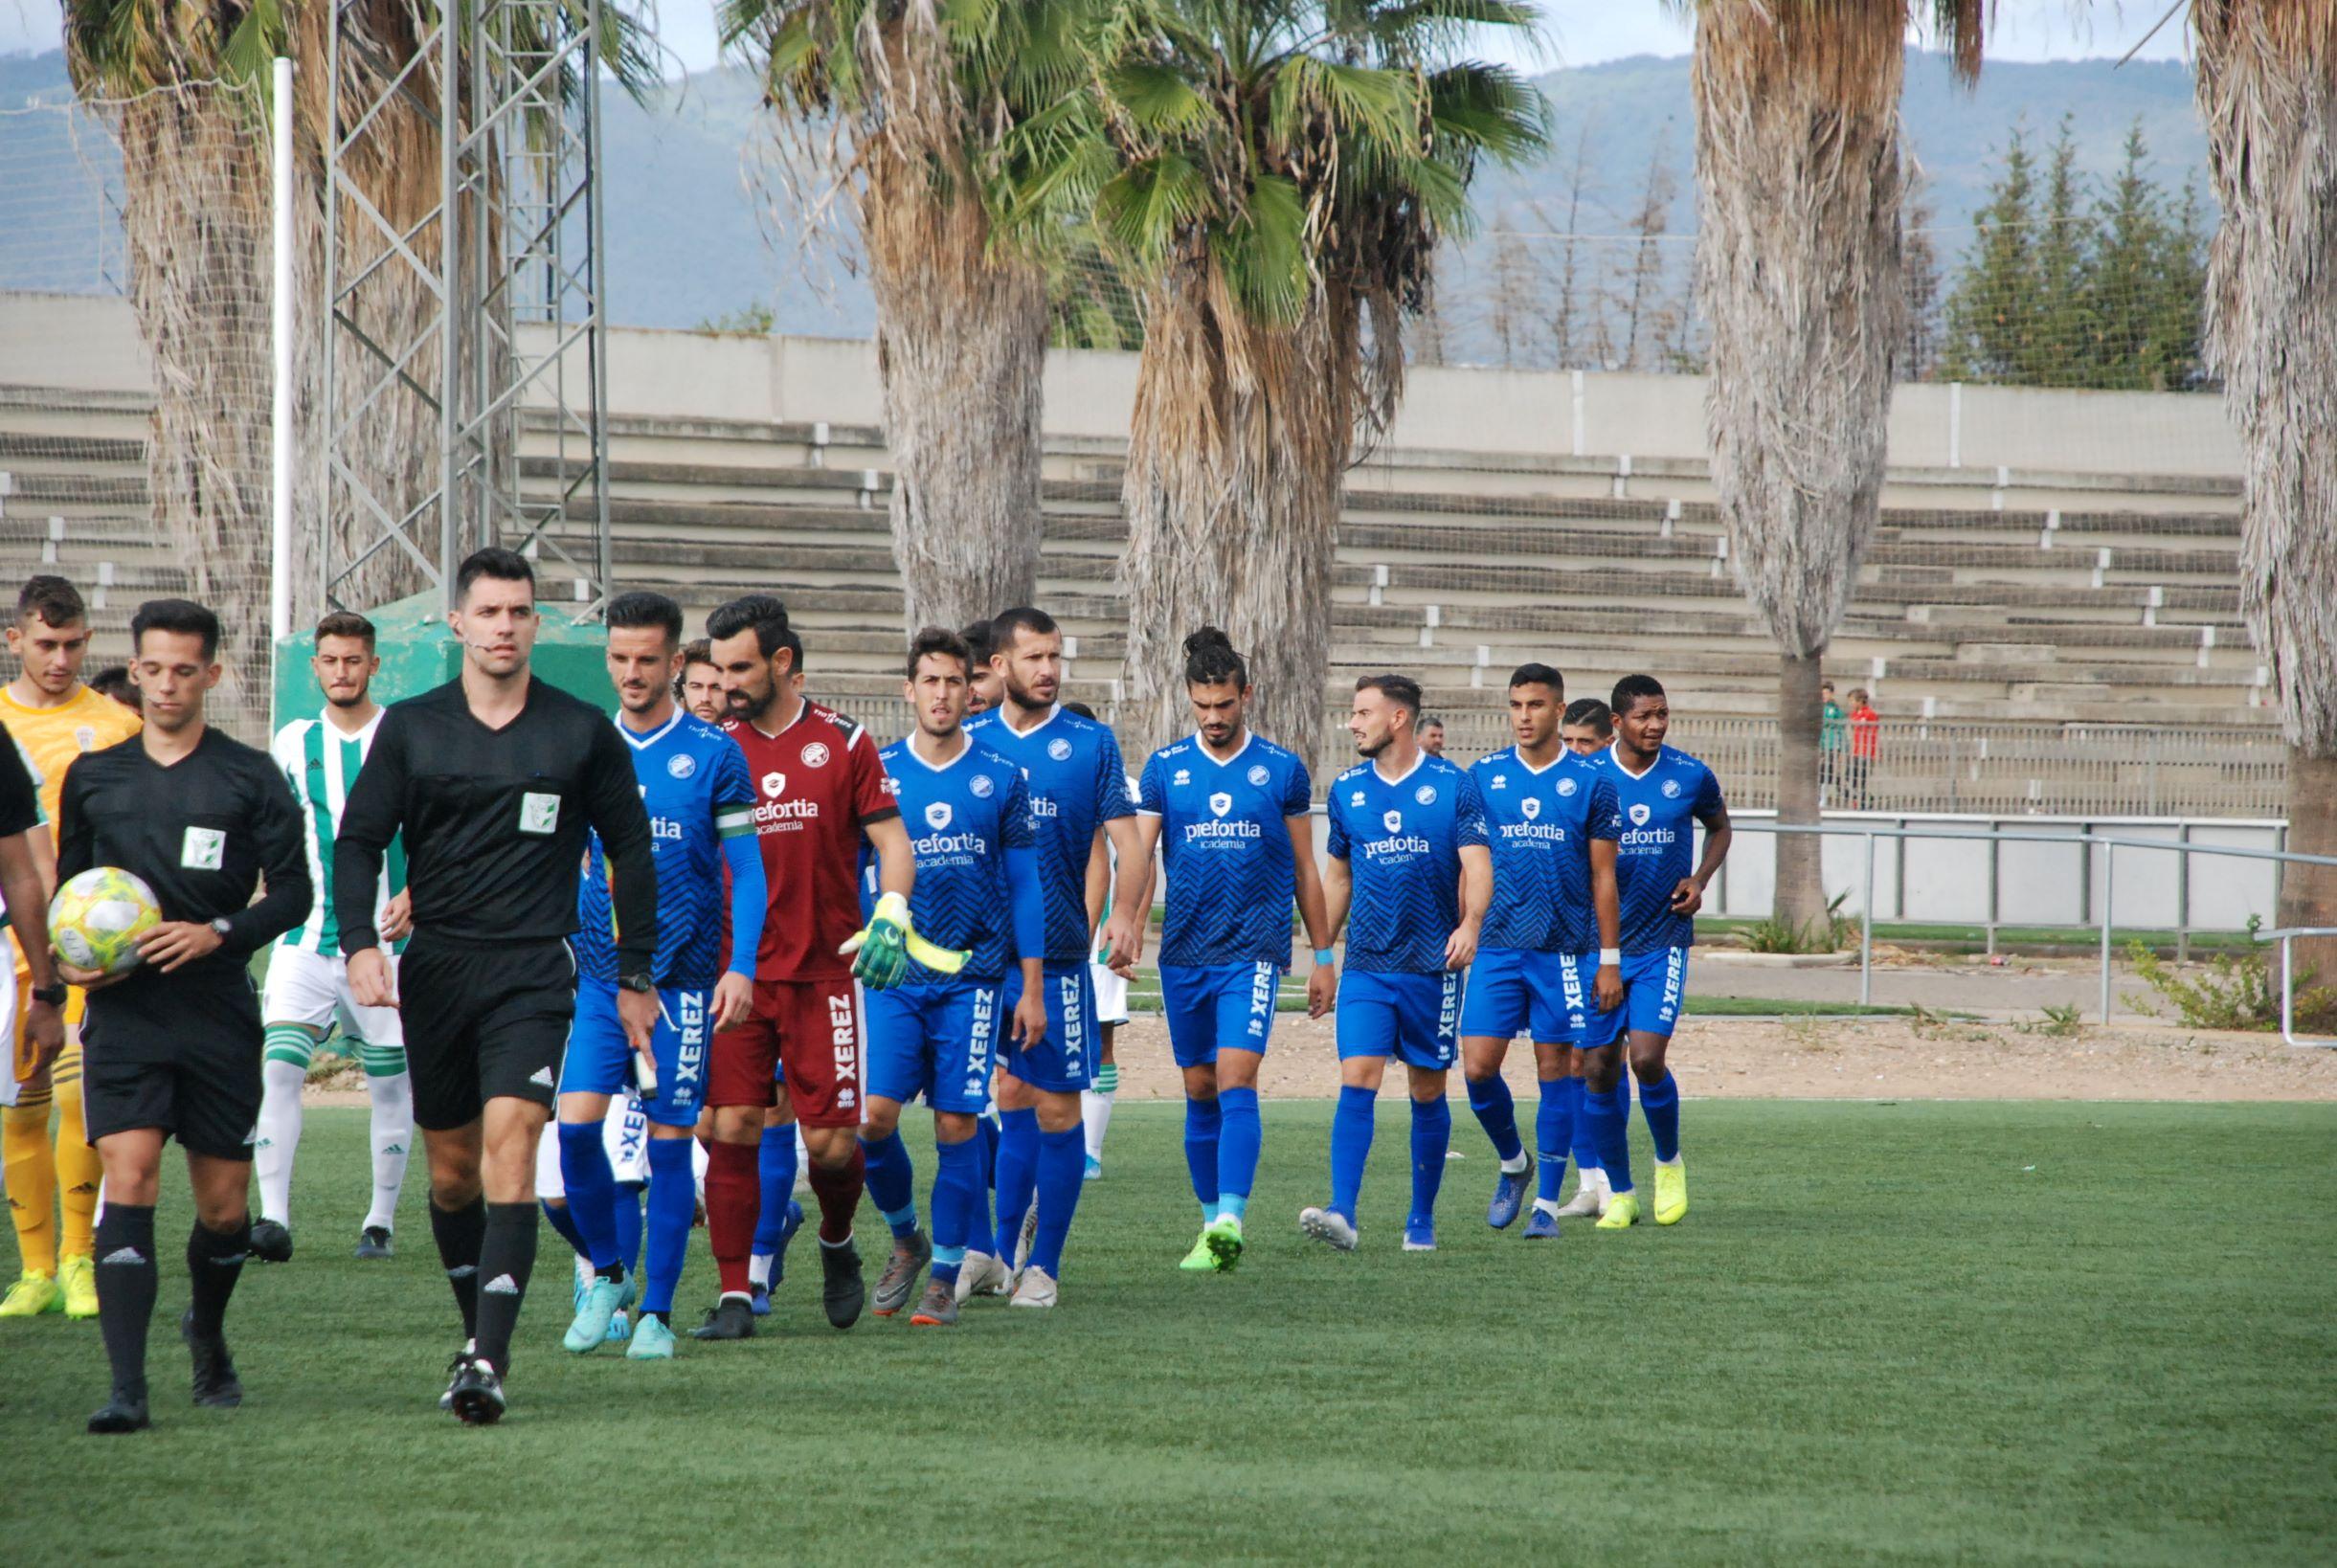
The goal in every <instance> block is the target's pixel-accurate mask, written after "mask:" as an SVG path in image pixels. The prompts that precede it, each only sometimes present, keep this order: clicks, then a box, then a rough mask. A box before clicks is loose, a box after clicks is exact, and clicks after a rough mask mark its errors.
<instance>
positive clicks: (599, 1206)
mask: <svg viewBox="0 0 2337 1568" xmlns="http://www.w3.org/2000/svg"><path fill="white" fill-rule="evenodd" d="M560 1183H561V1185H563V1186H565V1187H566V1188H567V1189H568V1220H569V1223H570V1224H572V1225H573V1226H575V1227H576V1234H577V1235H579V1236H581V1237H583V1238H584V1256H585V1258H586V1259H587V1261H589V1262H590V1263H591V1264H592V1266H593V1267H594V1268H595V1269H596V1270H597V1271H599V1272H600V1273H603V1274H611V1273H616V1272H618V1271H619V1270H620V1269H622V1267H623V1262H622V1260H623V1257H624V1254H623V1253H621V1252H619V1251H618V1250H617V1176H616V1173H614V1172H612V1171H611V1170H610V1169H609V1149H608V1145H607V1144H606V1143H604V1142H603V1141H602V1140H601V1131H600V1124H599V1123H598V1122H562V1123H561V1124H560Z"/></svg>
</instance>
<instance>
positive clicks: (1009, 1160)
mask: <svg viewBox="0 0 2337 1568" xmlns="http://www.w3.org/2000/svg"><path fill="white" fill-rule="evenodd" d="M1000 1121H1001V1122H1002V1123H1003V1124H1004V1125H1003V1126H1001V1127H1000V1129H999V1156H998V1195H999V1220H998V1246H997V1248H996V1250H995V1251H994V1253H993V1254H992V1255H993V1256H995V1257H1000V1258H1003V1259H1005V1260H1006V1261H1007V1262H1008V1263H1009V1264H1011V1263H1013V1262H1014V1247H1015V1243H1016V1242H1017V1241H1019V1240H1020V1239H1021V1238H1022V1216H1023V1215H1025V1214H1027V1213H1029V1212H1030V1199H1031V1194H1032V1193H1033V1192H1034V1191H1035V1190H1036V1189H1037V1187H1038V1183H1039V1112H1038V1109H1037V1108H1035V1107H1033V1108H1031V1109H1025V1110H1009V1111H1006V1112H1004V1113H1003V1114H1002V1115H1001V1116H1000ZM1079 1158H1080V1174H1081V1175H1082V1176H1085V1175H1086V1174H1087V1169H1088V1168H1087V1158H1088V1156H1087V1154H1086V1152H1085V1150H1084V1149H1083V1150H1082V1152H1081V1154H1080V1156H1079Z"/></svg>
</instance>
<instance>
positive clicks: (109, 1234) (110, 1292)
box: [93, 1203, 161, 1400]
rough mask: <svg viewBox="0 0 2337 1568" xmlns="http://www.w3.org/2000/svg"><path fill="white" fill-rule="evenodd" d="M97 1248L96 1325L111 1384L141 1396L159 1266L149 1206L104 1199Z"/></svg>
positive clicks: (152, 1212)
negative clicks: (101, 1337)
mask: <svg viewBox="0 0 2337 1568" xmlns="http://www.w3.org/2000/svg"><path fill="white" fill-rule="evenodd" d="M93 1244H94V1245H95V1246H96V1248H97V1254H98V1266H97V1275H98V1329H99V1332H100V1333H101V1334H102V1335H103V1336H104V1339H105V1359H106V1360H107V1361H109V1362H111V1363H112V1364H113V1369H114V1388H115V1390H116V1391H117V1392H118V1393H121V1394H124V1395H126V1396H128V1397H129V1398H131V1399H134V1400H143V1399H145V1398H146V1325H147V1324H148V1323H149V1322H151V1321H152V1319H153V1317H154V1295H155V1291H156V1289H157V1288H158V1286H159V1283H160V1279H161V1271H160V1270H159V1269H157V1268H156V1267H155V1266H154V1206H153V1205H152V1204H151V1203H148V1204H145V1205H143V1206H142V1205H139V1204H135V1203H108V1204H106V1205H105V1213H104V1215H103V1216H102V1217H101V1218H100V1219H99V1221H98V1230H97V1236H96V1239H95V1241H94V1243H93Z"/></svg>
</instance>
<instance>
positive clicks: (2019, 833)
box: [1729, 818, 2337, 1047]
mask: <svg viewBox="0 0 2337 1568" xmlns="http://www.w3.org/2000/svg"><path fill="white" fill-rule="evenodd" d="M1729 825H1730V827H1731V828H1732V829H1733V830H1734V831H1736V832H1739V833H1807V834H1811V835H1814V836H1817V837H1819V838H1825V837H1829V836H1836V837H1845V838H1862V839H1864V840H1866V892H1865V902H1864V904H1863V905H1862V906H1861V907H1860V908H1859V911H1858V1004H1859V1005H1860V1006H1861V1007H1871V1006H1873V1005H1874V1001H1875V840H1877V839H1971V840H1983V841H1993V842H2019V843H2045V844H2084V845H2087V846H2088V847H2089V849H2090V847H2091V846H2093V845H2097V844H2099V845H2101V847H2102V848H2103V849H2104V850H2105V851H2106V853H2105V854H2104V855H2103V857H2102V862H2101V1021H2102V1022H2104V1023H2107V1022H2109V1021H2110V920H2111V916H2112V914H2113V913H2114V906H2115V904H2116V899H2115V896H2114V895H2115V893H2116V890H2117V875H2118V852H2119V850H2121V849H2150V850H2157V851H2160V852H2162V853H2164V854H2170V855H2228V856H2231V857H2233V858H2235V859H2237V860H2247V861H2279V862H2283V863H2286V864H2293V865H2337V855H2301V854H2298V853H2296V852H2295V851H2294V850H2286V849H2250V848H2248V847H2246V846H2245V845H2241V844H2203V843H2193V842H2191V840H2181V839H2138V838H2130V837H2127V836H2124V835H2121V834H2107V833H2041V832H2032V831H2030V830H2027V829H2023V828H1945V827H1943V828H1909V827H1877V826H1873V825H1870V824H1867V823H1863V822H1861V823H1839V824H1836V823H1831V822H1774V821H1764V820H1761V819H1759V818H1750V819H1744V820H1737V819H1731V821H1730V823H1729ZM2185 863H2187V864H2188V863H2189V862H2185ZM2257 935H2258V940H2261V941H2271V940H2273V939H2275V938H2279V939H2280V941H2281V1039H2282V1040H2284V1041H2286V1042H2288V1043H2289V1044H2291V1045H2320V1046H2330V1047H2337V1040H2299V1039H2297V1038H2296V1031H2295V1028H2294V1026H2293V1020H2292V1013H2293V1009H2294V995H2293V992H2292V990H2291V988H2290V974H2289V944H2290V941H2291V940H2293V939H2294V938H2296V937H2299V936H2337V929H2332V928H2324V927H2319V926H2298V927H2289V928H2284V929H2282V930H2272V931H2259V932H2258V933H2257Z"/></svg>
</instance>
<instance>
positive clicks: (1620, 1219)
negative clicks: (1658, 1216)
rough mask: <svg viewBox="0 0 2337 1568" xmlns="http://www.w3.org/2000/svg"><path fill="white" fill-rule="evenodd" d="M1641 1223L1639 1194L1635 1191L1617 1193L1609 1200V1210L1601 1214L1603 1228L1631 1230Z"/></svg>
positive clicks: (1600, 1227)
mask: <svg viewBox="0 0 2337 1568" xmlns="http://www.w3.org/2000/svg"><path fill="white" fill-rule="evenodd" d="M1637 1223H1639V1195H1638V1194H1637V1193H1635V1192H1631V1193H1617V1194H1615V1196H1614V1197H1612V1198H1608V1199H1607V1212H1606V1213H1605V1214H1603V1215H1601V1216H1599V1223H1598V1228H1599V1229H1601V1230H1629V1229H1630V1228H1631V1227H1632V1226H1633V1225H1635V1224H1637Z"/></svg>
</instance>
